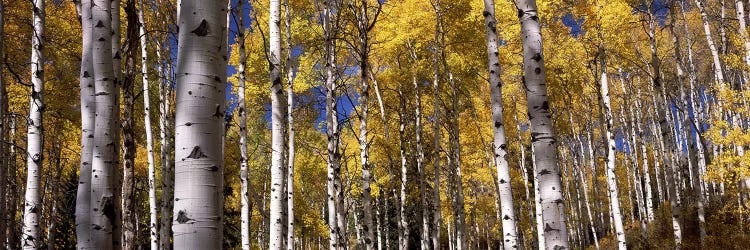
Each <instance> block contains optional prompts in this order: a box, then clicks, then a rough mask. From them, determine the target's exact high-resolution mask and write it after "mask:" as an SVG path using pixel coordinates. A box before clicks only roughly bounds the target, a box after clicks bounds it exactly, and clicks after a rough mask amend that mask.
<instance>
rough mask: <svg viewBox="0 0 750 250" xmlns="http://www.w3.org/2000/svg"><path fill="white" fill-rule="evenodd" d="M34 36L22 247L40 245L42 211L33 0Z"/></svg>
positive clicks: (39, 5)
mask: <svg viewBox="0 0 750 250" xmlns="http://www.w3.org/2000/svg"><path fill="white" fill-rule="evenodd" d="M33 5H34V10H33V21H32V22H33V29H32V30H33V35H32V39H31V85H32V86H31V97H30V102H29V118H28V120H27V124H28V131H27V133H26V140H27V141H28V143H27V146H26V156H27V157H26V168H27V169H26V171H27V173H28V177H27V179H26V192H25V195H24V202H23V207H24V210H23V231H22V232H23V233H22V234H23V235H22V236H21V242H22V243H21V245H22V247H23V249H37V248H39V247H40V244H41V239H42V238H41V234H40V233H39V231H40V227H39V219H40V217H41V216H40V214H39V212H40V211H41V209H42V208H41V206H42V204H41V196H40V192H39V188H40V184H41V183H40V182H39V181H40V180H39V178H40V175H41V171H42V157H43V152H44V151H43V144H44V140H43V135H44V127H43V124H42V114H43V112H44V42H45V41H44V19H45V11H44V1H43V0H35V1H34V2H33Z"/></svg>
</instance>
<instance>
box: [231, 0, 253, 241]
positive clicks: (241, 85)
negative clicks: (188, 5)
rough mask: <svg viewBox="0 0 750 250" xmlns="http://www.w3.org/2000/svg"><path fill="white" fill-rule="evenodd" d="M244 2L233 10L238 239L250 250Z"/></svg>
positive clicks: (239, 3) (238, 3)
mask: <svg viewBox="0 0 750 250" xmlns="http://www.w3.org/2000/svg"><path fill="white" fill-rule="evenodd" d="M244 6H245V0H239V1H237V7H236V9H235V10H234V11H235V13H236V14H237V26H238V29H237V43H238V44H239V54H240V63H239V66H238V69H237V74H238V75H239V77H238V81H237V112H238V113H239V116H240V121H239V125H240V144H239V146H240V203H241V204H240V237H241V241H242V250H250V218H251V211H250V197H249V194H248V188H249V184H250V183H249V180H248V176H249V173H248V171H249V169H248V166H247V158H248V155H247V107H246V105H247V104H246V100H245V68H246V67H247V55H246V52H245V9H244Z"/></svg>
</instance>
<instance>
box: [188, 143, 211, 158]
mask: <svg viewBox="0 0 750 250" xmlns="http://www.w3.org/2000/svg"><path fill="white" fill-rule="evenodd" d="M206 157H208V156H206V155H205V154H203V152H202V151H201V147H199V146H195V147H194V148H193V151H192V152H190V155H188V157H187V158H192V159H200V158H206Z"/></svg>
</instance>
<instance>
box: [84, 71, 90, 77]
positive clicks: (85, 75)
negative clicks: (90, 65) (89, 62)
mask: <svg viewBox="0 0 750 250" xmlns="http://www.w3.org/2000/svg"><path fill="white" fill-rule="evenodd" d="M83 77H84V78H89V77H91V75H90V74H89V72H88V71H84V72H83Z"/></svg>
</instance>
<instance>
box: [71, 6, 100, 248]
mask: <svg viewBox="0 0 750 250" xmlns="http://www.w3.org/2000/svg"><path fill="white" fill-rule="evenodd" d="M91 4H92V0H82V1H81V31H82V39H81V41H82V43H81V71H80V84H79V87H80V91H81V92H80V99H81V160H80V162H81V163H80V166H79V172H80V174H79V177H78V189H77V193H76V210H75V217H76V244H77V246H76V247H77V248H78V249H93V246H92V245H91V243H92V242H91V216H90V214H91V209H90V207H91V163H92V160H93V152H94V151H93V146H94V140H93V137H94V119H95V116H96V113H95V112H96V102H95V97H94V94H95V91H94V82H95V81H94V62H93V50H92V49H93V34H92V32H93V27H94V26H93V23H92V16H91Z"/></svg>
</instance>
